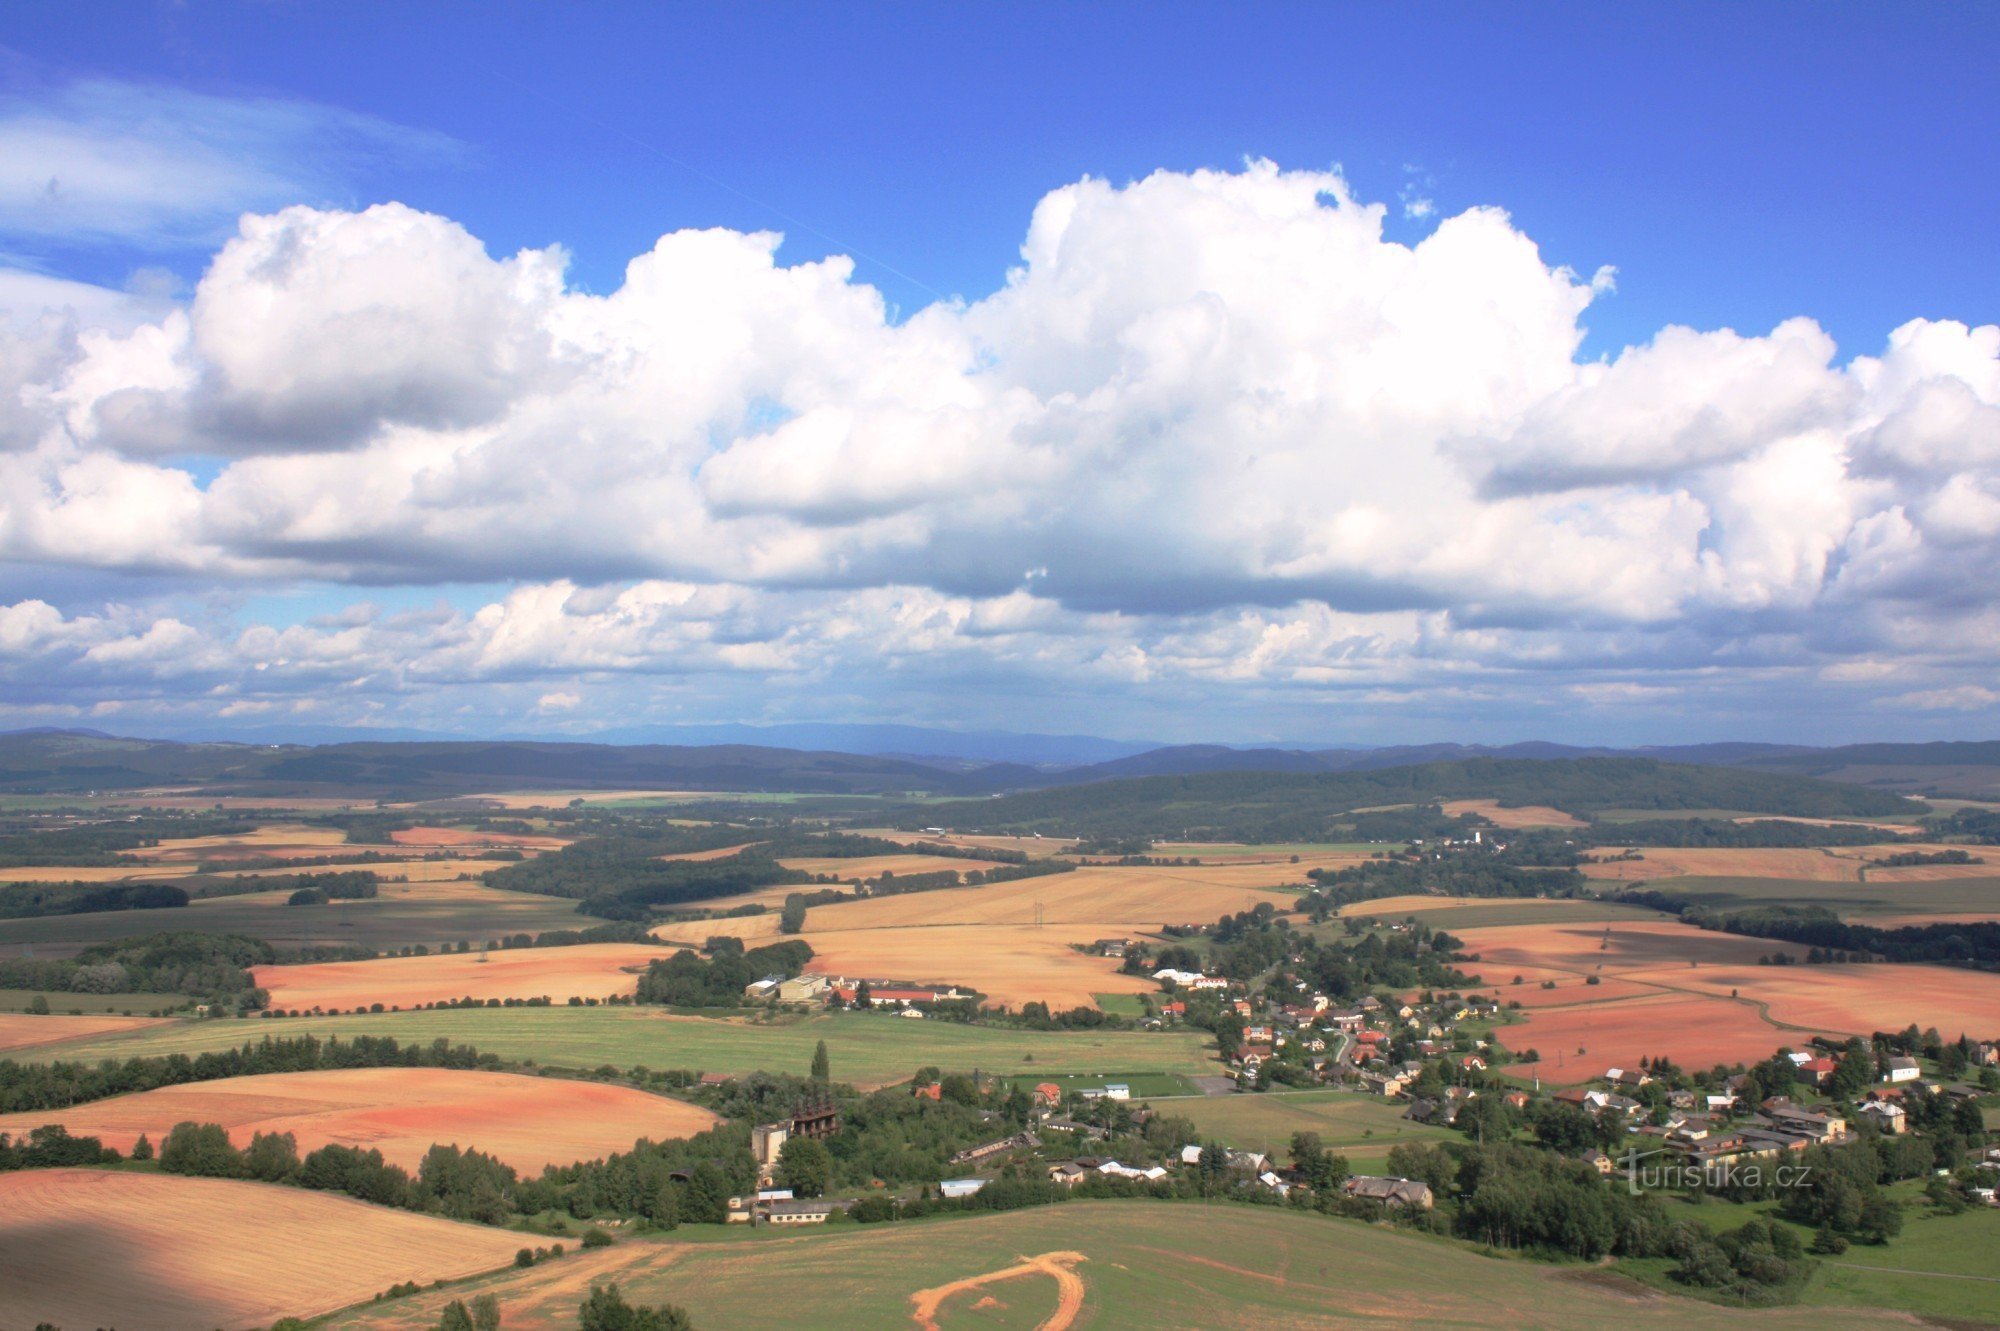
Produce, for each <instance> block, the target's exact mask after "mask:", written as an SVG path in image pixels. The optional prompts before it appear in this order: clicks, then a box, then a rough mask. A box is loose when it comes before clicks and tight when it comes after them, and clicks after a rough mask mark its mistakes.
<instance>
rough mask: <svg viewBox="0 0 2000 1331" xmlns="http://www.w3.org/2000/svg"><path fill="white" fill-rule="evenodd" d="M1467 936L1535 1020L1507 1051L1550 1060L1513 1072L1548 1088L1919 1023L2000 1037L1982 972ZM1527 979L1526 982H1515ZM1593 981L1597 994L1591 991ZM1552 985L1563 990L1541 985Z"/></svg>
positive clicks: (1519, 934) (1691, 932)
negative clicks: (1650, 1063) (1639, 1065)
mask: <svg viewBox="0 0 2000 1331" xmlns="http://www.w3.org/2000/svg"><path fill="white" fill-rule="evenodd" d="M1459 932H1460V937H1462V938H1463V939H1464V940H1465V946H1466V950H1467V951H1468V952H1469V953H1476V954H1477V955H1478V956H1479V957H1480V958H1481V960H1480V961H1478V962H1468V963H1465V964H1464V965H1463V966H1462V969H1464V970H1465V971H1466V972H1468V973H1470V974H1477V975H1479V976H1480V977H1481V980H1482V984H1483V987H1484V988H1486V989H1487V990H1489V991H1490V992H1492V993H1493V994H1494V995H1495V996H1496V997H1498V998H1499V999H1500V1000H1501V1001H1502V1002H1506V1001H1508V1000H1510V999H1516V1000H1519V1001H1520V1002H1521V1004H1522V1006H1523V1008H1524V1009H1525V1010H1526V1013H1527V1018H1528V1019H1527V1021H1526V1022H1525V1023H1523V1024H1519V1025H1511V1026H1503V1027H1501V1028H1500V1030H1499V1032H1498V1034H1499V1038H1500V1042H1501V1043H1502V1044H1504V1045H1505V1046H1507V1047H1508V1048H1509V1049H1515V1050H1520V1049H1525V1048H1529V1047H1533V1048H1535V1049H1536V1050H1538V1051H1539V1052H1540V1053H1541V1054H1542V1056H1543V1062H1542V1063H1541V1064H1539V1065H1532V1064H1529V1065H1523V1064H1516V1065H1513V1066H1512V1067H1511V1068H1510V1069H1509V1071H1512V1072H1516V1073H1518V1074H1520V1075H1523V1076H1527V1075H1539V1076H1540V1077H1541V1078H1542V1079H1543V1080H1545V1081H1571V1082H1576V1081H1583V1080H1585V1079H1587V1078H1590V1077H1594V1076H1598V1075H1601V1074H1602V1072H1603V1070H1604V1068H1605V1067H1607V1066H1625V1065H1629V1064H1631V1063H1634V1062H1636V1061H1637V1060H1638V1059H1639V1058H1640V1057H1641V1056H1642V1055H1659V1054H1664V1055H1667V1056H1669V1057H1671V1058H1673V1059H1674V1060H1675V1061H1676V1062H1679V1063H1682V1064H1683V1065H1686V1066H1694V1067H1709V1066H1712V1065H1714V1064H1716V1063H1733V1062H1737V1061H1739V1060H1740V1061H1755V1060H1756V1059H1758V1058H1764V1057H1768V1056H1769V1055H1770V1054H1772V1053H1773V1052H1775V1051H1776V1050H1777V1049H1778V1048H1779V1047H1780V1046H1782V1045H1790V1046H1792V1047H1795V1048H1796V1047H1800V1046H1802V1045H1803V1044H1804V1043H1805V1042H1806V1041H1807V1040H1808V1039H1809V1038H1810V1037H1811V1036H1813V1035H1829V1036H1835V1037H1845V1036H1848V1035H1868V1034H1871V1033H1873V1032H1875V1031H1878V1030H1900V1029H1902V1028H1903V1027H1904V1026H1906V1025H1908V1024H1909V1023H1911V1022H1915V1023H1917V1024H1918V1025H1919V1026H1922V1027H1930V1026H1936V1027H1937V1028H1938V1030H1939V1031H1941V1032H1943V1033H1944V1034H1945V1036H1946V1038H1948V1039H1949V1038H1954V1037H1956V1036H1957V1035H1958V1034H1960V1033H1961V1032H1963V1033H1966V1034H1969V1035H1972V1036H1974V1037H1976V1038H1982V1039H1984V1038H1991V1036H1992V1035H1994V1034H1996V1033H2000V975H1992V974H1988V973H1985V972H1980V971H1963V970H1954V969H1949V968H1946V967H1942V966H1911V965H1890V964H1879V965H1863V966H1821V965H1804V964H1798V965H1790V966H1767V965H1758V964H1757V959H1758V957H1760V956H1765V955H1772V954H1777V953H1780V952H1785V953H1789V954H1790V955H1792V956H1795V957H1797V956H1802V955H1803V950H1802V949H1799V948H1796V947H1792V946H1789V945H1786V944H1781V943H1774V942H1771V941H1769V940H1766V939H1761V938H1745V937H1740V936H1737V935H1734V934H1723V933H1711V932H1708V931H1706V930H1701V929H1696V928H1693V927H1691V926H1688V925H1683V924H1679V923H1674V922H1667V921H1662V922H1660V923H1642V924H1628V923H1617V924H1612V925H1608V926H1607V925H1602V924H1576V925H1544V926H1534V925H1509V926H1505V927H1501V928H1491V929H1465V930H1461V931H1459ZM1517 974H1518V975H1521V976H1522V977H1523V983H1522V984H1521V985H1514V984H1512V983H1511V981H1512V979H1513V977H1514V976H1515V975H1517ZM1592 975H1596V976H1598V977H1600V978H1599V983H1597V984H1596V985H1590V984H1587V983H1585V981H1586V979H1587V978H1588V977H1589V976H1592ZM1551 979H1552V980H1554V981H1555V982H1556V985H1557V987H1556V988H1555V989H1553V990H1544V989H1541V988H1540V985H1541V983H1542V982H1543V981H1544V980H1551ZM1578 1049H1583V1050H1586V1051H1588V1052H1587V1054H1584V1055H1579V1054H1578V1053H1577V1052H1576V1051H1577V1050H1578ZM1559 1054H1560V1055H1561V1058H1562V1060H1563V1065H1562V1066H1561V1067H1560V1068H1558V1067H1557V1066H1556V1065H1555V1060H1556V1059H1557V1057H1558V1055H1559ZM1580 1059H1581V1060H1582V1061H1579V1060H1580Z"/></svg>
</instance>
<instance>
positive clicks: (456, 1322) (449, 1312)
mask: <svg viewBox="0 0 2000 1331" xmlns="http://www.w3.org/2000/svg"><path fill="white" fill-rule="evenodd" d="M437 1331H472V1312H471V1310H470V1309H468V1308H467V1307H466V1306H465V1300H464V1299H453V1300H452V1301H451V1302H450V1303H447V1304H446V1305H445V1306H444V1313H443V1314H442V1315H441V1316H440V1317H439V1318H438V1324H437Z"/></svg>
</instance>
